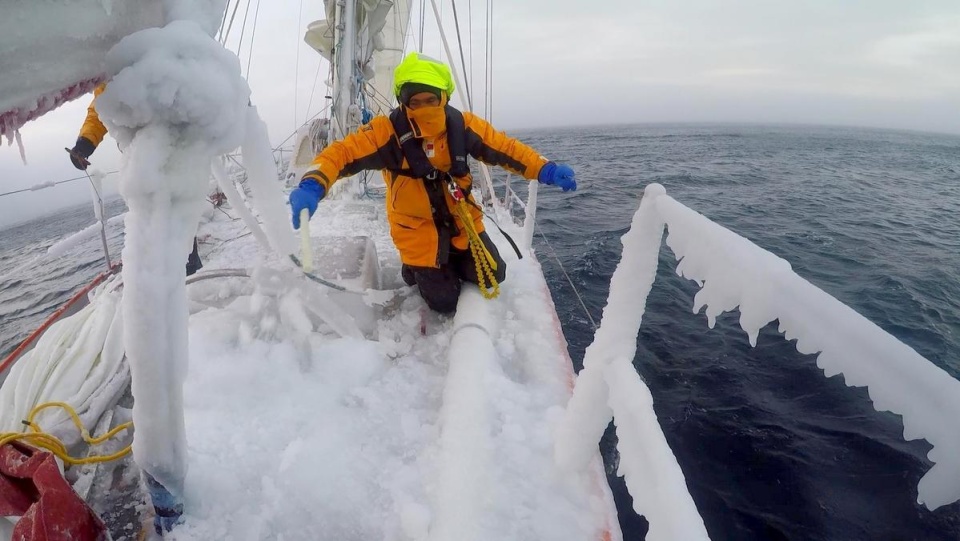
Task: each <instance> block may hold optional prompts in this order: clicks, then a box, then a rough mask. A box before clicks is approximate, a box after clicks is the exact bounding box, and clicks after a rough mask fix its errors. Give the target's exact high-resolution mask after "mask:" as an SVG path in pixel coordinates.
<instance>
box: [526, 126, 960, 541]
mask: <svg viewBox="0 0 960 541" xmlns="http://www.w3.org/2000/svg"><path fill="white" fill-rule="evenodd" d="M515 135H517V136H518V137H520V138H521V139H522V140H524V141H526V142H528V143H530V144H531V145H532V146H534V147H535V148H537V149H538V150H540V151H541V152H542V153H543V154H544V155H546V156H548V157H550V158H551V159H555V160H559V161H566V162H568V163H570V164H571V165H573V166H574V169H575V170H576V171H577V176H578V179H579V189H578V191H577V192H575V194H573V195H570V194H560V193H557V192H555V191H551V190H550V189H549V188H544V189H542V190H540V205H539V208H540V210H539V212H538V222H539V224H540V226H541V232H542V234H543V236H541V235H540V234H538V235H537V241H538V242H537V247H538V250H539V257H540V260H541V262H542V264H543V267H544V272H545V274H546V277H547V281H548V283H549V284H550V289H551V292H552V294H553V297H554V300H555V302H556V305H557V309H558V312H559V315H560V320H561V321H562V322H563V326H564V333H565V335H566V337H567V339H568V341H569V343H570V347H571V351H572V354H573V357H574V359H575V362H576V363H580V362H582V359H583V352H584V349H585V348H586V347H587V346H588V345H589V344H590V342H591V341H592V337H593V332H592V331H593V328H592V326H591V324H590V322H589V320H588V318H587V317H586V315H585V314H584V311H583V309H582V308H581V306H580V303H579V302H578V301H577V299H576V296H575V295H574V293H573V290H572V287H571V285H570V284H569V283H567V281H566V279H565V278H564V276H563V274H562V272H561V269H560V265H561V264H562V265H563V267H564V268H565V269H566V271H567V272H568V273H569V275H570V277H571V279H572V282H573V284H574V285H575V286H576V288H577V289H578V290H579V292H580V294H581V295H582V296H583V298H584V301H585V303H586V306H587V308H588V310H589V312H590V314H591V315H592V317H593V319H594V320H596V321H597V322H599V321H600V317H601V313H602V309H603V306H604V304H605V302H606V297H607V293H608V282H609V278H610V276H611V275H612V273H613V271H614V269H615V268H616V265H617V263H618V261H619V256H620V251H621V245H620V237H621V236H622V235H623V234H624V233H625V232H626V231H627V229H628V228H629V225H630V220H631V217H632V214H633V212H634V211H635V209H636V206H637V203H638V194H639V193H640V192H641V190H642V188H643V186H645V185H646V184H648V183H650V182H658V183H660V184H662V185H664V186H665V187H666V189H667V193H668V194H670V195H671V196H673V197H674V198H675V199H677V200H679V201H680V202H681V203H684V204H686V205H687V206H690V207H692V208H693V209H695V210H697V211H698V212H701V213H702V214H704V215H706V216H707V217H708V218H711V219H712V220H714V221H716V222H718V223H720V224H721V225H724V226H725V227H727V228H729V229H732V230H734V231H736V232H737V233H739V234H741V235H743V236H745V237H747V238H748V239H750V240H752V241H753V242H755V243H756V244H758V245H760V246H761V247H763V248H765V249H767V250H770V251H771V252H773V253H774V254H776V255H778V256H780V257H783V258H785V259H786V260H788V261H789V262H790V263H791V264H792V266H793V269H794V271H796V272H797V274H799V275H800V276H802V277H804V278H806V279H807V280H809V281H811V282H812V283H814V284H815V285H817V286H818V287H820V288H821V289H823V290H825V291H826V292H828V293H830V294H832V295H833V296H835V297H837V298H838V299H840V300H841V301H843V302H844V303H846V304H848V305H849V306H851V307H853V308H854V309H855V310H857V311H858V312H859V313H860V314H862V315H864V316H865V317H867V318H868V319H870V320H871V321H873V322H874V323H876V324H877V325H879V326H880V327H881V328H883V329H884V330H886V331H887V332H889V333H891V334H893V335H894V336H896V337H897V338H898V339H900V340H901V341H903V342H905V343H906V344H907V345H909V346H911V347H912V348H914V349H915V350H917V351H918V352H919V353H920V354H921V355H923V356H925V357H926V358H927V359H929V360H930V361H932V362H933V363H935V364H936V365H937V366H939V367H941V368H943V369H944V370H946V371H947V372H949V373H950V374H951V375H953V376H954V377H960V137H958V136H943V135H931V134H922V133H912V132H899V131H896V132H895V131H879V130H867V129H854V128H832V127H831V128H826V127H823V128H820V127H780V126H732V125H711V126H693V125H679V126H668V125H657V126H627V127H623V126H617V127H597V128H586V129H584V128H577V129H569V130H550V131H536V132H519V133H516V134H515ZM544 237H545V238H546V240H544ZM554 253H555V254H556V259H554ZM557 261H559V263H557ZM675 268H676V260H675V258H674V256H673V254H672V253H671V252H670V250H669V248H666V247H664V248H662V250H661V256H660V266H659V271H658V274H657V279H656V282H655V284H654V287H653V290H652V292H651V294H650V297H649V299H648V301H647V307H646V312H645V315H644V318H643V323H642V325H641V330H640V336H639V339H638V342H637V345H638V350H637V356H636V359H635V360H634V365H635V366H636V367H637V370H638V371H639V373H640V374H641V376H642V377H643V379H644V380H645V381H646V382H647V384H648V385H649V387H650V389H651V392H652V394H653V398H654V408H655V410H656V412H657V416H658V418H659V421H660V424H661V426H662V427H663V430H664V434H665V436H666V439H667V442H668V443H669V444H670V446H671V448H672V449H673V450H674V453H675V454H676V456H677V460H678V462H679V464H680V466H681V468H682V469H683V471H684V474H685V476H686V479H687V486H688V488H689V490H690V493H691V495H692V496H693V500H694V502H695V503H696V505H697V508H698V509H699V510H700V513H701V515H702V516H703V519H704V522H705V524H706V527H707V531H708V533H709V534H710V536H711V538H712V539H716V540H727V539H737V540H740V539H744V540H746V539H749V540H758V541H759V540H780V539H792V540H793V539H795V540H853V539H858V540H859V539H863V540H891V541H892V540H941V539H942V540H947V539H950V540H956V539H960V504H957V503H955V504H952V505H949V506H945V507H941V508H940V509H938V510H936V511H934V512H930V511H927V510H926V509H925V508H923V507H921V506H919V505H918V504H917V503H916V485H917V481H918V480H919V479H920V477H921V476H922V475H923V474H924V473H925V472H926V471H927V469H929V467H930V463H929V462H928V461H927V460H926V458H925V456H926V453H927V451H928V450H929V445H928V444H927V443H926V442H925V441H923V440H919V441H912V442H904V441H903V438H902V430H903V426H902V424H901V422H900V419H899V416H897V415H894V414H891V413H878V412H876V411H874V410H873V407H872V405H871V402H870V401H869V398H868V396H867V393H866V391H865V389H863V388H858V389H854V388H849V387H846V386H845V385H844V384H843V382H842V376H836V377H833V378H830V379H827V378H825V377H824V376H823V373H822V371H821V370H820V369H818V368H817V366H816V357H815V356H813V355H801V354H800V353H798V352H797V351H796V349H795V347H794V345H793V343H788V342H787V341H785V340H784V338H783V336H782V335H780V334H779V333H777V329H776V325H775V324H773V325H769V326H768V327H767V328H765V329H764V330H763V331H762V333H761V335H760V338H759V341H758V345H757V347H756V348H751V347H750V345H749V343H748V342H747V337H746V334H745V333H744V332H743V331H742V330H740V328H739V326H738V324H737V320H738V317H739V314H738V313H732V314H729V313H728V314H725V315H724V317H721V318H719V319H718V321H717V324H716V327H715V328H714V329H712V330H711V329H709V328H708V327H707V323H706V316H704V315H703V314H702V313H701V314H696V315H695V314H693V313H692V307H693V295H694V294H695V292H696V289H697V288H696V286H695V284H694V283H693V282H691V281H688V280H684V279H682V278H680V277H678V276H677V275H676V273H675ZM578 368H579V367H578ZM958 429H960V425H958ZM615 439H616V437H615V434H614V432H613V430H612V429H611V430H608V431H607V434H606V435H605V437H604V441H603V443H602V445H601V447H602V451H603V453H604V458H605V462H606V463H607V465H608V478H609V479H610V481H611V485H612V486H613V487H614V491H615V493H616V496H617V503H618V508H619V511H620V520H621V526H622V527H623V530H624V534H625V538H626V539H642V536H643V533H644V532H645V531H646V523H645V521H644V520H643V519H642V518H640V517H637V516H636V515H635V514H634V513H632V512H631V511H630V509H629V508H630V505H631V503H630V499H629V496H627V493H626V490H625V487H624V485H623V482H622V479H620V478H618V477H616V476H615V475H610V474H609V472H610V471H611V470H612V469H613V468H612V467H613V465H615V464H616V452H615V450H614V448H613V443H614V442H615Z"/></svg>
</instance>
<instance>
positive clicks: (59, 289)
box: [0, 195, 127, 381]
mask: <svg viewBox="0 0 960 541" xmlns="http://www.w3.org/2000/svg"><path fill="white" fill-rule="evenodd" d="M9 197H18V195H13V196H9ZM126 210H127V209H126V206H125V205H124V204H123V200H122V199H119V198H114V199H110V200H107V201H105V202H104V213H105V214H106V218H107V220H109V219H110V218H111V217H113V216H116V215H118V214H120V213H123V212H125V211H126ZM96 221H97V220H96V217H95V216H94V212H93V204H92V203H85V204H82V205H78V206H76V207H73V208H69V209H66V210H62V211H59V212H57V213H56V214H51V215H49V216H44V217H42V218H37V219H35V220H31V221H29V222H25V223H21V224H19V225H15V226H12V227H7V228H5V229H2V230H0V361H2V360H3V358H5V357H6V356H7V355H8V354H9V353H10V352H11V351H13V350H14V348H16V347H17V345H19V343H20V342H21V341H22V340H23V339H24V338H26V337H27V335H28V334H30V332H32V331H33V330H34V329H36V328H37V327H38V326H39V325H40V324H41V323H43V321H44V320H45V319H46V318H47V316H49V315H50V313H51V312H53V311H54V310H56V309H57V308H58V307H59V306H60V305H62V304H63V303H64V302H66V301H67V300H68V299H69V298H70V297H71V296H73V294H74V293H75V292H76V291H77V290H78V289H80V288H81V287H83V286H85V285H87V284H88V283H90V281H91V280H92V279H93V278H94V277H96V276H97V275H98V274H100V272H102V271H104V270H106V268H107V267H106V262H105V261H104V258H103V248H102V245H103V244H102V241H101V240H100V233H99V232H96V233H95V234H94V235H92V236H90V237H89V238H86V240H84V241H83V242H81V243H78V244H77V245H76V246H74V247H73V248H70V249H68V250H66V251H65V252H64V253H63V255H61V256H59V257H51V256H49V255H47V250H48V249H49V248H50V247H51V246H53V245H54V244H56V243H57V242H58V241H60V240H61V239H64V238H67V237H70V236H71V235H73V234H74V233H77V232H78V231H81V230H83V229H84V228H85V227H87V226H89V225H91V224H94V223H96ZM107 234H108V244H107V246H108V248H109V250H110V256H111V257H112V258H113V259H114V260H116V259H119V257H120V250H121V249H122V248H123V223H122V220H121V221H119V222H118V223H108V224H107ZM4 377H5V374H0V381H3V378H4Z"/></svg>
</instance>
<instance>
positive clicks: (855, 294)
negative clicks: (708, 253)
mask: <svg viewBox="0 0 960 541" xmlns="http://www.w3.org/2000/svg"><path fill="white" fill-rule="evenodd" d="M511 135H515V136H517V137H519V138H520V139H521V140H523V141H525V142H527V143H529V144H531V145H532V146H534V147H535V148H537V149H538V150H540V151H541V152H542V153H543V154H544V155H546V156H548V157H550V158H552V159H555V160H558V161H563V162H567V163H569V164H571V165H572V166H573V167H574V168H575V169H576V171H577V177H578V181H579V186H580V187H579V189H578V190H577V192H575V193H572V194H563V193H560V192H559V190H555V189H554V188H550V187H543V188H542V189H541V190H540V205H539V207H540V209H539V213H538V222H539V227H540V230H539V232H538V234H537V237H536V239H535V245H536V247H537V250H538V256H539V258H540V261H541V263H542V264H543V268H544V271H545V273H546V277H547V281H548V283H549V284H550V288H551V291H552V293H553V296H554V300H555V302H556V305H557V309H558V312H559V315H560V319H561V321H562V322H563V324H564V331H565V333H566V336H567V339H568V341H569V343H570V347H571V352H572V355H573V357H574V359H575V362H576V363H580V362H581V361H582V358H583V352H584V349H585V348H586V347H587V345H589V343H590V342H591V340H592V336H593V329H592V326H591V324H590V322H589V320H588V318H587V317H586V315H585V314H584V311H583V309H582V308H581V306H580V303H579V301H578V300H577V297H576V296H575V295H574V293H573V290H572V289H571V286H570V284H569V283H568V282H567V280H566V278H565V277H564V275H563V273H562V272H561V269H560V264H562V265H563V267H564V268H565V269H566V270H567V272H568V273H569V274H570V277H571V278H572V281H573V283H574V284H575V285H576V287H577V289H578V291H579V292H580V293H581V295H583V298H584V301H585V303H586V306H587V308H588V310H589V311H590V314H591V315H592V317H593V318H594V319H595V320H596V321H597V322H599V321H600V316H601V312H602V308H603V306H604V304H605V302H606V298H607V293H608V283H609V279H610V276H611V275H612V274H613V271H614V269H615V268H616V266H617V263H618V261H619V259H620V250H621V246H620V237H621V236H622V235H623V234H624V233H626V231H627V229H628V227H629V224H630V220H631V217H632V215H633V213H634V211H635V210H636V207H637V204H638V202H639V199H638V197H639V194H640V192H641V191H642V189H643V187H644V186H645V185H646V184H648V183H651V182H658V183H660V184H663V185H664V186H665V187H666V189H667V193H668V194H669V195H671V196H672V197H674V198H675V199H677V200H678V201H680V202H681V203H684V204H686V205H687V206H690V207H692V208H693V209H695V210H697V211H699V212H701V213H703V214H704V215H706V216H707V217H708V218H710V219H712V220H714V221H716V222H718V223H720V224H721V225H723V226H725V227H728V228H730V229H732V230H734V231H736V232H737V233H739V234H741V235H743V236H745V237H747V238H748V239H750V240H752V241H754V242H755V243H757V244H759V245H760V246H761V247H763V248H765V249H767V250H770V251H772V252H773V253H775V254H776V255H778V256H780V257H783V258H785V259H786V260H788V261H789V262H790V263H791V264H792V266H793V269H794V270H795V271H796V272H797V273H798V274H799V275H800V276H802V277H804V278H806V279H808V280H810V281H811V282H813V283H814V284H815V285H817V286H818V287H820V288H821V289H823V290H825V291H826V292H828V293H830V294H832V295H834V296H835V297H837V298H838V299H840V300H841V301H843V302H844V303H846V304H848V305H850V306H851V307H853V308H854V309H855V310H857V311H858V312H860V313H861V314H863V315H864V316H866V317H867V318H868V319H870V320H871V321H873V322H874V323H876V324H877V325H879V326H880V327H881V328H883V329H884V330H886V331H888V332H890V333H891V334H893V335H894V336H896V337H897V338H899V339H900V340H902V341H903V342H905V343H906V344H908V345H909V346H911V347H913V348H914V349H916V350H917V351H918V352H919V353H920V354H921V355H923V356H925V357H926V358H927V359H929V360H930V361H931V362H933V363H935V364H936V365H937V366H939V367H941V368H943V369H944V370H946V371H947V372H948V373H950V374H951V375H952V376H953V377H960V137H957V136H948V135H933V134H922V133H913V132H900V131H880V130H868V129H855V128H835V127H822V128H821V127H797V126H741V125H706V126H705V125H645V126H615V127H609V126H608V127H597V128H575V129H574V128H571V129H564V130H557V129H553V130H549V131H525V132H516V133H511ZM518 184H519V185H520V186H517V187H518V188H520V191H521V192H522V190H523V186H522V183H519V182H516V177H514V185H515V186H516V185H518ZM521 195H522V196H525V194H523V193H521ZM123 210H124V209H123V204H122V202H120V201H119V200H114V201H112V202H110V204H109V205H108V214H109V215H115V214H117V213H119V212H122V211H123ZM93 222H94V218H93V212H92V210H91V209H90V207H89V205H83V206H81V207H78V208H76V209H73V210H70V211H64V212H60V213H58V214H57V215H56V216H55V217H45V218H43V219H39V220H36V221H34V222H30V223H26V224H21V225H19V226H16V227H13V228H8V229H4V230H2V231H0V356H2V355H3V354H4V353H6V352H9V351H10V350H12V349H13V347H15V345H16V343H18V342H19V341H20V340H21V339H22V338H23V337H24V336H26V334H27V333H28V332H29V331H30V330H32V329H33V328H35V327H36V326H37V325H39V324H40V323H41V322H42V321H43V319H44V318H45V316H46V315H47V314H49V312H51V311H52V310H53V309H54V308H55V307H56V306H59V304H60V303H62V302H63V301H65V300H66V299H67V298H69V297H70V295H71V293H72V292H73V291H75V290H76V289H78V288H79V287H81V286H82V285H84V284H86V283H87V282H89V280H90V279H92V278H93V277H94V276H96V275H97V274H98V273H99V272H100V271H101V270H102V268H103V260H102V253H101V251H100V248H99V246H100V242H99V237H95V238H93V239H92V240H91V241H89V242H85V243H84V244H83V245H82V246H80V247H78V248H75V249H72V250H70V251H69V252H68V253H67V254H66V255H64V256H63V257H60V258H55V259H53V260H51V259H52V258H49V257H45V256H44V254H45V252H46V250H47V248H49V246H50V245H52V244H53V243H54V242H55V241H57V240H58V239H60V238H62V237H63V236H66V235H69V234H71V233H73V232H76V231H78V230H80V229H82V228H84V227H86V226H87V225H90V224H91V223H93ZM120 228H121V226H120V225H119V224H117V225H116V226H114V227H112V228H111V230H110V232H111V235H110V238H111V241H110V242H111V253H112V254H113V255H114V257H116V255H117V254H119V251H120V246H121V245H122V234H121V232H120V231H119V230H120ZM541 233H542V235H543V236H541ZM543 237H546V239H547V241H548V243H549V244H548V243H547V242H545V241H544V239H543ZM555 254H556V257H557V258H558V259H559V261H560V264H558V263H557V261H556V259H554V255H555ZM675 267H676V261H675V259H674V257H673V254H672V253H671V252H670V250H669V249H668V248H666V247H664V248H662V251H661V256H660V268H659V271H658V277H657V281H656V283H655V284H654V288H653V291H652V292H651V294H650V297H649V299H648V301H647V306H646V313H645V315H644V318H643V324H642V326H641V330H640V337H639V339H638V350H637V357H636V359H635V365H636V367H637V370H638V371H639V373H640V374H641V376H642V377H643V379H644V380H645V381H646V382H647V384H648V385H649V387H650V389H651V392H652V394H653V397H654V407H655V409H656V412H657V416H658V418H659V420H660V423H661V426H662V427H663V430H664V433H665V435H666V439H667V442H668V443H669V444H670V446H671V448H672V449H673V451H674V453H675V454H676V456H677V460H678V462H679V464H680V466H681V468H682V469H683V472H684V475H685V476H686V479H687V485H688V488H689V490H690V493H691V494H692V496H693V500H694V502H695V503H696V505H697V508H698V509H699V511H700V513H701V515H702V516H703V519H704V522H705V524H706V527H707V531H708V533H709V534H710V536H711V538H712V539H714V540H715V541H722V540H741V539H743V540H781V539H791V540H861V539H862V540H883V541H886V540H890V541H893V540H958V539H960V504H956V503H955V504H951V505H948V506H944V507H941V508H940V509H938V510H936V511H933V512H931V511H928V510H926V508H924V507H921V506H919V505H918V504H917V503H916V497H917V492H916V491H917V482H918V481H919V479H920V477H921V476H922V475H923V474H924V473H925V472H926V471H927V470H928V469H929V467H930V463H929V462H928V461H927V460H926V458H925V456H926V453H927V451H928V450H929V448H930V447H929V445H928V444H927V443H926V442H925V441H923V440H918V441H912V442H905V441H903V438H902V429H903V427H902V424H901V423H900V419H899V417H898V416H896V415H893V414H890V413H878V412H876V411H874V409H873V407H872V405H871V402H870V400H869V398H868V396H867V393H866V390H865V389H863V388H857V389H854V388H848V387H846V386H845V385H844V384H843V378H842V376H837V377H833V378H829V379H827V378H825V377H824V376H823V373H822V371H821V370H820V369H818V368H817V366H816V359H815V356H812V355H801V354H800V353H798V352H797V351H796V349H795V347H794V345H793V343H791V342H787V341H785V340H784V339H783V337H782V336H781V335H779V334H778V333H777V332H776V326H775V325H771V326H768V327H767V328H766V329H764V330H763V331H762V332H761V335H760V338H759V342H758V346H757V347H756V348H751V347H750V346H749V344H748V343H747V337H746V334H745V333H744V332H743V331H742V330H741V329H740V328H739V326H738V324H737V319H738V317H739V314H737V313H733V314H725V315H724V316H723V317H720V318H718V321H717V325H716V327H715V328H714V329H709V328H708V327H707V324H706V317H705V316H704V315H703V314H696V315H695V314H693V313H691V308H692V306H693V295H694V294H695V292H696V285H695V284H694V283H693V282H691V281H688V280H684V279H681V278H680V277H678V276H677V275H676V273H675V270H674V269H675ZM18 268H19V269H20V270H17V271H16V272H14V273H13V274H10V273H11V271H13V270H15V269H18ZM8 274H9V276H8ZM578 368H579V366H578ZM0 378H2V375H0ZM958 429H960V422H958ZM615 441H616V437H615V434H614V431H613V430H612V429H610V430H608V432H607V434H606V436H605V437H604V441H603V442H602V443H601V449H602V451H603V454H604V458H605V461H606V462H607V465H608V474H609V475H608V478H609V480H610V482H611V485H612V486H613V488H614V492H615V496H616V499H617V504H618V509H619V512H620V521H621V526H622V528H623V531H624V538H625V539H628V540H635V539H643V536H644V533H645V532H646V522H645V520H644V519H643V518H641V517H638V516H637V515H636V514H635V513H633V511H632V510H631V505H632V503H631V499H630V497H629V495H628V494H627V492H626V489H625V486H624V484H623V481H622V479H621V478H619V477H617V476H616V475H614V474H613V473H612V472H613V471H614V465H615V464H616V460H617V456H616V450H615V447H614V444H615Z"/></svg>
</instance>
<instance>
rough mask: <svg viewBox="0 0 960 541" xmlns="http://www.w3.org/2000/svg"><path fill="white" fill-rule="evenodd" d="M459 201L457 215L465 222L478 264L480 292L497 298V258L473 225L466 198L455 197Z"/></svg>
mask: <svg viewBox="0 0 960 541" xmlns="http://www.w3.org/2000/svg"><path fill="white" fill-rule="evenodd" d="M455 199H456V201H457V207H456V211H457V215H458V216H460V221H461V222H463V227H464V229H466V231H467V240H468V242H469V245H470V253H471V254H472V255H473V261H474V262H475V263H476V265H477V285H478V286H480V294H481V295H483V298H485V299H495V298H497V296H499V295H500V284H499V283H498V282H497V278H496V274H495V271H496V270H497V260H496V259H494V258H493V255H492V254H490V251H489V250H487V247H486V246H485V245H484V244H483V239H481V238H480V234H479V233H477V228H476V227H474V225H473V217H472V216H470V209H469V208H468V207H467V202H466V200H465V199H464V198H463V197H462V196H461V197H459V198H455ZM488 281H489V282H490V289H487V282H488Z"/></svg>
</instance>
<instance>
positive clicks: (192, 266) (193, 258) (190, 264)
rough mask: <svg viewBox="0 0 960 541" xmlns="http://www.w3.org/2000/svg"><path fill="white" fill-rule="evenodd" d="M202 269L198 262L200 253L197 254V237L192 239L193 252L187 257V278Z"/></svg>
mask: <svg viewBox="0 0 960 541" xmlns="http://www.w3.org/2000/svg"><path fill="white" fill-rule="evenodd" d="M202 268H203V263H202V262H201V261H200V253H199V252H197V237H193V251H192V252H190V255H188V256H187V276H190V275H191V274H193V273H195V272H197V271H198V270H200V269H202Z"/></svg>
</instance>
